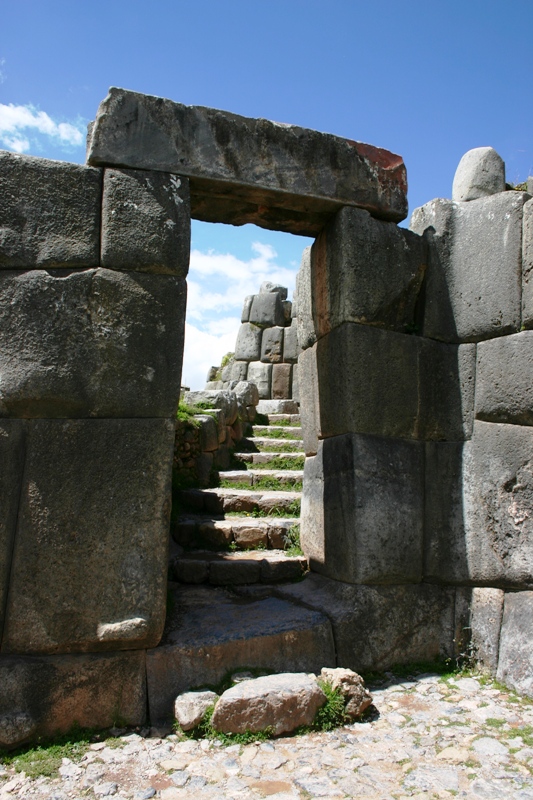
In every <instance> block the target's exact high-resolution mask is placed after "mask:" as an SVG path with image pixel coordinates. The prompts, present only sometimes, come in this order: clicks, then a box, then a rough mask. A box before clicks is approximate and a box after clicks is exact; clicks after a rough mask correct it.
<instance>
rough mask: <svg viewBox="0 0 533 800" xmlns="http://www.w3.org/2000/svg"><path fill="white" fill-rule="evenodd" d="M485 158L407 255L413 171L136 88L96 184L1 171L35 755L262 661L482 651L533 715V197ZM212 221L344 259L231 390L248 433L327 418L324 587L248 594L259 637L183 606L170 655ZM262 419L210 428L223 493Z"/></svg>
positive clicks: (23, 718) (191, 600) (21, 716)
mask: <svg viewBox="0 0 533 800" xmlns="http://www.w3.org/2000/svg"><path fill="white" fill-rule="evenodd" d="M485 155H486V154H485ZM485 155H484V154H480V153H477V155H476V154H474V156H469V157H466V158H465V159H463V160H462V162H461V168H460V171H459V174H458V178H457V180H456V187H455V189H454V201H453V202H452V201H449V200H435V201H432V202H431V203H429V204H427V205H426V206H424V207H423V208H422V209H418V210H417V211H415V212H414V214H413V221H412V228H413V230H412V231H405V230H403V229H399V228H397V227H396V225H395V222H398V221H400V220H401V219H402V218H404V217H405V214H406V210H407V205H406V195H405V192H406V182H405V168H404V165H403V162H402V160H401V158H400V157H398V156H395V155H394V154H392V153H388V152H387V151H383V150H380V149H378V148H374V147H371V146H369V145H363V144H361V143H357V142H353V141H349V140H345V139H340V138H338V137H334V136H330V135H328V134H319V133H316V132H314V131H306V130H304V129H301V128H297V127H295V126H281V125H278V124H276V123H272V122H268V121H265V120H249V119H246V118H243V117H238V116H236V115H233V114H228V113H225V112H221V111H216V110H213V109H203V108H197V107H188V106H182V105H180V104H177V103H172V102H171V101H168V100H163V99H161V98H154V97H148V96H144V95H139V94H135V93H133V92H126V91H124V90H121V89H112V90H111V91H110V94H109V96H108V97H107V98H106V99H105V100H104V102H103V103H102V105H101V107H100V109H99V111H98V115H97V119H96V122H95V124H94V125H93V126H92V127H91V132H90V136H89V152H88V161H89V164H90V166H84V167H82V166H78V165H71V164H58V163H57V162H50V161H47V160H45V159H35V158H30V157H26V156H19V155H15V154H12V153H0V280H1V281H2V286H3V291H2V293H1V294H0V323H1V324H0V338H1V342H2V347H1V348H0V351H1V353H2V355H0V417H1V419H0V460H1V465H2V469H1V471H0V472H1V475H0V493H1V495H0V499H1V503H0V507H1V508H2V518H1V519H0V635H1V644H0V717H1V719H2V720H4V721H5V722H6V725H7V727H9V725H10V724H11V723H10V722H9V721H10V720H11V722H13V720H15V721H16V722H17V724H16V725H15V727H13V725H11V729H13V731H15V728H17V731H18V732H17V731H15V733H14V734H13V735H14V737H15V738H14V739H10V742H9V744H10V746H15V745H17V744H19V743H20V742H22V741H24V740H27V739H29V738H31V737H35V736H41V735H49V734H53V733H54V732H57V731H65V730H68V729H69V728H70V727H71V726H72V725H73V724H74V723H79V724H81V725H85V726H89V727H90V726H97V727H98V726H101V727H105V726H107V725H110V724H112V722H113V721H114V720H115V719H116V718H117V715H118V716H120V718H122V719H124V721H125V722H126V723H130V724H137V725H138V724H142V723H143V722H144V721H145V719H146V714H147V701H146V676H148V686H149V687H150V693H151V700H150V712H151V714H152V721H155V720H156V719H157V718H158V717H160V718H161V719H163V718H164V717H165V715H166V714H167V711H168V708H171V707H172V702H173V699H174V697H175V694H176V693H177V691H178V690H180V691H181V690H184V689H187V688H190V686H191V684H192V683H197V682H198V680H201V679H205V680H207V681H209V680H213V681H216V680H219V679H220V678H221V677H222V675H223V674H224V673H225V672H226V671H227V670H228V669H229V668H232V667H234V666H240V665H242V666H244V665H255V666H257V667H258V668H262V669H263V668H264V669H275V670H279V671H285V670H287V669H297V670H303V671H309V670H319V669H320V668H321V667H323V666H326V665H331V666H333V665H334V664H335V661H337V665H338V666H342V667H350V668H356V669H357V668H359V669H360V668H366V669H372V668H378V669H383V668H386V667H387V666H390V665H391V664H393V663H397V662H399V661H404V662H405V661H409V660H424V659H430V658H435V657H450V656H452V655H453V654H454V653H457V652H458V651H459V647H463V645H464V642H463V637H462V633H461V635H459V633H458V632H460V631H464V629H466V628H469V629H471V631H472V644H473V646H474V647H475V648H476V652H477V654H478V659H479V660H480V661H481V662H482V663H484V664H485V665H486V666H487V667H488V668H489V669H491V670H492V671H493V672H494V671H495V670H497V673H498V676H499V677H500V679H501V680H506V681H508V682H509V683H510V684H511V685H512V686H514V687H515V688H517V689H518V690H520V691H524V692H528V693H531V692H532V691H533V690H532V688H531V687H532V686H533V659H532V656H531V653H532V652H533V633H532V629H531V624H530V622H529V621H528V620H529V619H530V617H531V614H530V609H531V589H532V588H533V574H532V571H531V563H532V554H531V552H530V551H531V535H530V534H531V531H530V527H531V519H532V518H533V505H532V499H531V496H532V493H533V488H532V486H533V478H532V475H533V471H532V466H531V465H532V464H533V439H532V436H531V431H532V428H531V420H532V416H531V414H532V412H531V398H530V390H529V386H530V385H531V383H532V382H533V375H530V374H529V373H530V372H531V369H532V367H531V359H530V358H529V355H528V343H529V329H530V328H531V327H532V322H531V319H532V314H531V308H530V307H531V305H532V304H531V302H530V294H531V292H530V290H529V287H530V271H531V262H532V259H531V249H532V247H531V228H532V225H531V217H532V212H531V210H530V207H531V200H530V195H528V194H527V193H525V192H515V191H503V187H502V184H501V163H500V160H499V159H498V157H497V154H494V153H490V154H489V155H490V158H486V157H485ZM480 156H482V158H480ZM480 176H481V177H480ZM500 190H501V191H500ZM189 195H190V200H189ZM455 198H459V199H455ZM132 200H133V201H134V202H133V206H130V205H129V203H130V201H132ZM189 202H190V205H189ZM191 215H192V216H193V217H195V218H198V219H205V220H215V221H219V222H232V223H234V224H243V223H245V222H250V221H253V222H256V223H257V224H259V225H262V226H263V227H267V228H268V227H270V228H274V229H278V230H287V231H291V232H293V233H305V234H308V235H309V234H311V235H314V236H317V239H316V241H315V243H314V245H313V247H312V248H311V249H310V250H307V251H305V252H304V254H303V258H302V267H301V270H300V273H299V275H298V278H297V292H296V298H295V302H294V305H291V303H290V302H289V301H288V300H287V293H286V290H284V289H283V287H280V286H276V285H274V284H270V283H267V284H264V285H263V286H262V287H261V291H260V292H259V293H258V294H257V295H255V296H253V297H250V298H246V301H245V302H244V308H243V313H242V322H243V328H242V329H241V330H242V333H241V335H240V337H239V343H238V348H237V357H236V359H235V360H234V361H233V362H232V363H230V364H228V365H226V366H225V367H224V371H223V376H222V380H223V383H228V384H229V385H230V386H231V385H232V384H235V389H236V391H237V387H238V386H241V390H242V402H241V405H242V409H241V412H242V413H245V414H249V413H250V409H251V410H252V411H253V408H254V406H255V403H256V402H257V399H258V397H261V398H264V399H265V400H267V401H268V403H277V402H291V403H294V402H295V400H294V398H296V397H298V398H299V399H300V403H301V418H302V425H303V438H304V444H305V450H306V454H307V456H308V458H307V460H306V465H305V480H304V490H303V501H302V520H301V521H302V543H303V545H304V549H305V550H306V551H307V553H308V555H309V557H310V560H311V565H312V568H313V570H314V571H315V572H319V573H321V574H320V575H317V574H315V575H313V576H311V578H308V579H307V580H306V581H304V582H303V583H300V584H297V585H295V586H293V587H280V589H279V593H278V597H277V599H276V598H270V599H265V598H258V597H256V596H253V595H250V596H247V595H246V587H244V588H243V589H242V592H243V595H242V598H241V599H240V600H239V603H242V605H240V606H239V612H238V615H237V614H236V612H235V615H236V616H235V619H233V618H232V616H231V614H233V613H234V610H235V608H236V606H232V603H233V602H234V598H233V599H231V602H230V598H229V596H228V597H227V602H226V600H225V599H224V598H226V593H222V592H221V590H216V589H210V588H209V587H203V588H202V589H201V591H200V590H199V589H198V588H197V587H189V588H190V589H191V592H192V593H191V592H189V594H187V593H186V592H184V591H181V592H175V591H174V593H173V597H174V603H175V605H174V607H173V608H174V610H173V612H172V613H173V614H177V615H178V617H179V618H180V619H182V617H181V616H180V615H181V614H183V615H184V616H183V620H182V623H183V624H182V625H181V627H180V628H179V631H180V632H179V633H176V632H175V634H173V635H175V636H177V637H178V638H177V639H173V640H172V641H170V640H168V641H167V640H166V639H165V638H163V640H162V643H161V636H162V634H163V630H164V622H165V605H166V588H167V579H166V578H167V576H166V570H167V563H168V562H167V547H168V532H169V517H170V502H171V468H172V459H173V446H174V440H175V412H176V407H177V403H178V399H179V385H180V372H181V359H182V349H183V330H184V321H185V277H186V274H187V269H188V248H189V241H190V239H189V236H190V229H189V225H190V216H191ZM132 231H134V234H135V235H133V236H132ZM58 310H60V313H58ZM210 378H211V380H212V379H213V376H212V375H211V376H210ZM244 380H248V381H252V380H253V382H254V383H255V384H256V387H254V388H252V387H250V385H249V384H245V383H238V382H239V381H241V382H242V381H244ZM215 383H216V381H215ZM243 387H245V388H243ZM210 388H213V389H220V388H224V387H223V386H219V385H215V386H212V387H210ZM251 392H252V393H253V397H252V395H251V394H250V393H251ZM290 393H292V398H293V399H292V400H288V399H285V400H280V401H278V400H272V399H271V398H272V397H273V396H274V397H279V396H280V395H282V396H287V397H290ZM226 401H227V402H226ZM243 409H245V411H242V410H243ZM239 413H240V412H239V407H238V403H237V401H236V400H235V401H233V400H231V399H230V398H229V397H228V398H225V399H224V402H222V400H221V402H220V404H218V407H217V408H216V409H214V410H213V417H215V418H216V421H215V419H214V418H211V417H210V416H209V415H204V416H205V417H206V418H205V420H201V424H202V428H201V431H200V432H199V442H200V440H201V446H202V447H203V451H202V453H201V454H200V457H199V461H201V468H202V469H203V470H204V472H205V471H207V470H208V469H211V466H213V467H215V468H216V467H217V465H218V464H220V463H223V462H224V460H225V459H226V460H227V459H228V458H229V455H228V454H229V450H228V449H227V447H226V441H225V437H228V436H230V438H231V439H233V438H234V435H235V436H238V433H239V430H242V420H241V418H240V417H239V418H238V414H239ZM204 423H205V424H204ZM232 426H233V427H232ZM183 451H184V452H185V451H186V448H183ZM206 525H208V522H206ZM192 590H194V591H192ZM226 605H227V607H228V608H229V607H232V608H233V609H234V610H233V611H232V612H231V614H230V613H229V612H226V611H225V608H226ZM313 609H315V610H313ZM204 610H205V613H204ZM243 615H244V617H246V620H247V623H246V624H247V626H248V627H246V635H245V637H244V638H243V636H242V620H243V619H244V617H243ZM258 619H259V620H260V621H261V622H260V625H259V626H258V623H257V620H258ZM187 620H188V621H187ZM500 623H501V636H500ZM177 630H178V629H176V631H177ZM517 636H519V637H520V639H521V640H520V646H517V645H516V638H517ZM459 642H460V644H459ZM208 656H209V658H208ZM237 662H238V663H237ZM175 669H177V670H178V673H176V675H175V674H174V670H175ZM169 703H170V705H169ZM6 729H7V728H6Z"/></svg>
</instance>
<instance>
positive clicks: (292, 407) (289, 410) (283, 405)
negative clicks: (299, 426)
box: [257, 400, 300, 416]
mask: <svg viewBox="0 0 533 800" xmlns="http://www.w3.org/2000/svg"><path fill="white" fill-rule="evenodd" d="M257 411H258V412H259V414H266V415H267V416H270V414H298V413H299V412H300V404H299V403H297V402H296V400H260V401H259V403H258V404H257Z"/></svg>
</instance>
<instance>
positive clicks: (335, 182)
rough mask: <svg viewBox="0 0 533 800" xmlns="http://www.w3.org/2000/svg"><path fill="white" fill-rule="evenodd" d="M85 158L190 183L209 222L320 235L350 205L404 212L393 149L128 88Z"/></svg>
mask: <svg viewBox="0 0 533 800" xmlns="http://www.w3.org/2000/svg"><path fill="white" fill-rule="evenodd" d="M87 161H88V163H90V164H105V165H106V166H115V165H116V166H121V167H132V168H134V169H148V170H152V169H154V170H159V171H162V172H173V173H178V174H179V175H184V176H188V177H189V178H190V182H191V210H192V216H193V217H194V218H196V219H203V220H206V221H208V222H229V223H232V224H237V225H242V224H244V223H247V222H253V223H255V224H256V225H259V226H260V227H263V228H273V229H275V230H285V231H289V232H291V233H302V234H305V235H310V236H313V235H316V234H317V233H318V232H319V230H320V229H321V228H322V227H323V225H324V221H325V220H326V219H327V218H328V216H330V215H331V214H333V213H334V212H335V211H336V210H337V209H339V208H340V207H342V206H344V205H356V206H362V207H364V208H367V209H368V210H369V211H371V212H372V213H373V214H375V215H376V216H380V217H383V218H385V219H391V220H394V221H396V222H397V221H400V220H401V219H404V218H405V216H406V214H407V198H406V192H407V181H406V174H405V167H404V164H403V161H402V159H401V157H400V156H397V155H394V154H393V153H389V152H388V151H387V150H383V149H381V148H377V147H373V146H371V145H367V144H362V143H360V142H354V141H352V140H349V139H342V138H340V137H337V136H332V135H331V134H325V133H318V132H317V131H311V130H306V129H305V128H300V127H298V126H295V125H282V124H279V123H276V122H269V121H268V120H264V119H249V118H247V117H240V116H238V115H237V114H231V113H228V112H225V111H218V110H216V109H212V108H202V107H200V106H184V105H181V104H180V103H174V102H172V101H170V100H164V99H163V98H160V97H152V96H150V95H143V94H137V93H135V92H129V91H126V90H125V89H118V88H111V89H110V90H109V94H108V96H107V97H106V98H105V100H103V101H102V103H101V104H100V107H99V109H98V113H97V116H96V122H95V124H94V125H93V127H92V131H91V135H90V138H89V145H88V154H87ZM311 165H312V166H311Z"/></svg>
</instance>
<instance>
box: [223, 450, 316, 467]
mask: <svg viewBox="0 0 533 800" xmlns="http://www.w3.org/2000/svg"><path fill="white" fill-rule="evenodd" d="M237 457H238V458H239V460H240V461H244V462H245V463H247V464H268V463H269V462H270V461H272V459H274V458H280V459H282V460H283V461H287V462H288V463H289V464H290V462H291V461H292V460H293V459H294V458H305V453H304V452H303V450H302V451H299V450H295V451H294V452H293V453H276V452H275V451H272V452H268V453H238V454H237Z"/></svg>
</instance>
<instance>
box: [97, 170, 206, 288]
mask: <svg viewBox="0 0 533 800" xmlns="http://www.w3.org/2000/svg"><path fill="white" fill-rule="evenodd" d="M190 231H191V211H190V199H189V181H188V180H187V178H182V177H180V176H179V175H169V174H168V173H164V172H153V171H152V172H146V171H145V170H129V169H106V170H105V172H104V190H103V200H102V241H101V264H102V266H103V267H107V268H108V269H120V270H140V271H141V272H154V273H161V274H166V275H176V276H177V277H179V278H186V277H187V272H188V270H189V254H190V246H191V233H190Z"/></svg>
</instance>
